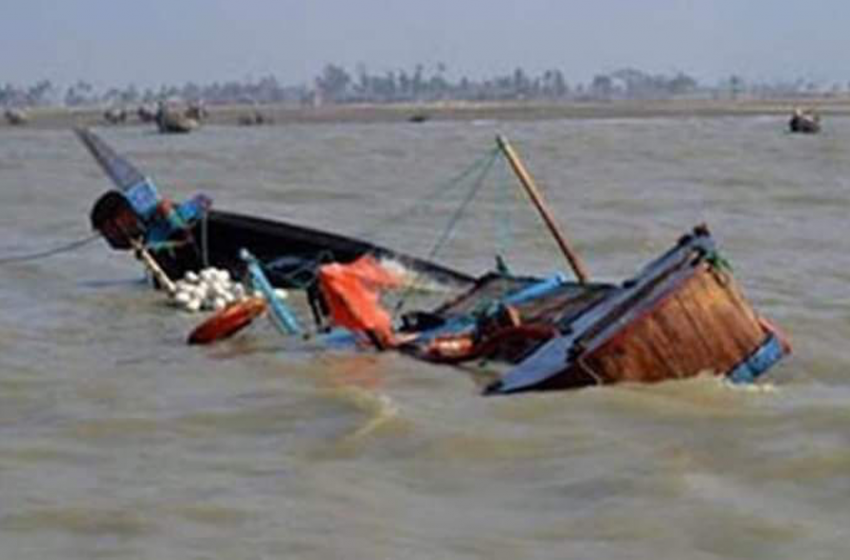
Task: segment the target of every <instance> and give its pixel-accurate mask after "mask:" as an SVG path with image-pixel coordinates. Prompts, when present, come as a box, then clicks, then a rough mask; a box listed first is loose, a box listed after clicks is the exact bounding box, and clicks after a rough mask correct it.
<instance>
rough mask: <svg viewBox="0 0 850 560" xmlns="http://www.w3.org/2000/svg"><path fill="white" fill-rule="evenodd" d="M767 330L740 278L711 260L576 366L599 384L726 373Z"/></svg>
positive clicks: (584, 376) (581, 374) (579, 375)
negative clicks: (749, 302) (743, 290)
mask: <svg viewBox="0 0 850 560" xmlns="http://www.w3.org/2000/svg"><path fill="white" fill-rule="evenodd" d="M764 339H765V332H764V330H763V328H762V327H761V324H760V323H759V320H758V317H757V316H756V314H755V312H754V311H753V309H752V308H751V307H750V305H749V304H748V303H747V302H746V300H745V299H744V297H743V296H742V294H741V292H740V290H739V289H738V287H737V285H736V284H735V281H734V279H733V278H732V277H731V276H730V275H729V274H727V273H726V272H723V271H720V270H717V269H714V268H713V267H711V266H710V265H708V264H706V263H701V264H699V265H698V267H697V269H696V270H695V272H694V274H693V275H690V276H688V277H687V278H686V279H685V280H684V281H683V282H682V283H681V284H680V285H679V286H678V287H677V288H675V289H674V290H672V291H671V292H670V293H669V294H667V295H666V296H665V297H663V298H662V299H661V300H660V301H658V302H657V303H655V305H654V306H653V307H652V308H651V309H648V310H646V311H645V312H643V313H642V315H640V316H639V317H638V318H636V319H635V320H633V321H632V322H631V323H630V324H629V325H627V326H626V327H624V328H623V329H621V330H620V331H619V332H618V333H617V335H616V336H614V337H612V338H611V339H610V340H607V341H603V342H602V343H601V345H599V346H598V347H597V348H590V349H589V351H588V352H587V354H586V355H585V356H584V357H583V358H582V359H580V360H577V362H578V363H577V364H576V365H575V366H574V368H572V369H574V370H576V371H574V372H573V373H574V375H576V377H577V378H580V379H584V380H586V379H588V378H590V379H592V380H593V382H594V383H597V382H598V383H606V384H607V383H617V382H622V381H639V382H655V381H663V380H667V379H681V378H686V377H692V376H695V375H698V374H699V373H702V372H709V371H710V372H713V373H717V374H721V373H725V372H726V371H728V370H729V369H730V368H732V367H733V366H735V365H736V364H738V363H739V362H740V361H741V360H743V359H744V358H746V357H747V356H748V355H749V354H751V353H752V352H753V351H755V350H756V349H757V348H758V347H759V345H760V344H762V343H763V342H764Z"/></svg>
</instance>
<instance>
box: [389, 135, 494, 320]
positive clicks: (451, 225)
mask: <svg viewBox="0 0 850 560" xmlns="http://www.w3.org/2000/svg"><path fill="white" fill-rule="evenodd" d="M499 153H500V151H499V149H498V148H497V149H494V150H492V151H491V152H490V154H489V157H488V159H486V160H484V161H483V162H481V163H480V164H479V165H477V166H476V168H477V169H478V175H477V177H476V178H475V180H474V181H473V183H472V187H471V188H470V189H469V192H468V193H467V194H466V197H464V199H463V201H462V202H461V204H460V206H459V207H458V208H457V210H455V212H454V214H452V216H451V218H450V219H449V222H448V224H447V225H446V227H445V228H444V229H443V232H442V233H441V234H440V237H439V238H438V239H437V241H436V243H434V246H433V247H432V248H431V251H429V252H428V257H427V259H428V260H434V259H435V258H436V257H437V255H438V254H439V252H440V251H441V250H442V248H443V247H444V246H445V244H446V242H448V240H449V239H450V238H451V236H452V234H453V233H454V231H455V229H456V228H457V224H458V223H459V222H460V219H461V218H462V217H463V214H464V212H465V211H466V208H467V207H468V206H469V204H470V203H471V202H472V201H473V200H474V199H475V196H476V195H477V194H478V192H479V191H480V190H481V187H482V186H483V185H484V178H485V177H486V176H487V174H488V173H489V171H490V169H491V168H492V167H493V164H494V163H495V161H496V158H497V157H498V156H499ZM417 276H418V275H417ZM416 283H417V282H416V278H414V281H413V282H411V284H410V287H409V288H408V289H407V290H406V291H405V292H404V294H403V295H402V297H401V299H400V300H399V302H398V303H397V304H396V306H395V309H394V311H393V316H394V318H395V317H397V316H398V314H399V313H400V312H401V310H402V308H403V307H404V304H405V303H406V301H407V299H408V298H409V297H410V295H411V294H412V293H413V291H414V289H415V286H416Z"/></svg>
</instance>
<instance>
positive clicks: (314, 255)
mask: <svg viewBox="0 0 850 560" xmlns="http://www.w3.org/2000/svg"><path fill="white" fill-rule="evenodd" d="M76 134H77V136H78V137H79V139H80V140H81V141H82V143H83V144H84V145H85V146H86V148H87V149H88V150H89V151H90V152H91V154H92V155H93V156H94V158H95V160H96V161H97V162H98V164H99V165H100V166H101V168H102V169H103V170H104V172H105V173H106V174H107V176H108V177H109V178H110V179H111V180H112V182H113V183H114V184H115V186H116V187H117V188H116V189H114V190H110V191H108V192H107V193H106V194H104V195H103V196H101V197H100V198H99V199H98V200H97V201H96V202H95V204H94V207H93V208H92V211H91V216H90V217H91V223H92V227H93V228H94V229H96V230H98V231H100V232H101V233H103V235H104V237H105V238H106V240H107V241H108V242H109V244H110V246H112V247H113V248H114V249H118V250H129V249H131V248H133V242H132V241H131V240H135V241H138V242H140V243H141V244H143V245H144V247H145V248H146V249H147V250H148V251H149V252H150V254H151V255H152V256H153V258H154V259H155V260H156V262H157V264H158V265H159V266H160V267H161V268H162V269H163V270H164V271H165V272H166V274H167V275H168V276H169V277H170V278H180V277H183V276H184V275H185V273H186V272H188V271H197V270H200V269H202V268H205V267H208V266H215V267H218V268H224V269H227V270H229V271H230V272H231V273H233V274H234V275H241V274H242V273H243V272H244V269H245V263H244V262H243V260H242V259H241V257H240V251H241V250H242V249H247V250H248V251H249V252H250V253H251V254H253V255H254V256H255V257H256V258H257V259H259V260H260V261H261V262H262V263H263V264H264V268H265V271H266V273H267V274H268V277H269V281H270V282H271V283H272V284H273V285H274V286H276V287H283V288H305V287H307V286H310V285H312V284H313V281H314V280H315V273H316V269H317V267H318V266H319V265H321V264H326V263H330V262H339V263H349V262H351V261H354V260H356V259H358V258H360V257H362V256H364V255H367V254H369V255H372V256H374V257H376V258H378V259H381V260H392V261H395V262H397V263H398V264H400V265H401V266H403V267H405V268H406V269H408V270H410V271H411V272H413V273H415V274H416V275H419V276H421V278H422V279H423V280H425V279H428V280H433V281H435V282H438V283H445V284H450V285H451V284H454V285H461V286H464V285H467V284H471V283H472V282H473V278H472V277H471V276H468V275H466V274H463V273H461V272H458V271H456V270H452V269H450V268H447V267H444V266H441V265H439V264H436V263H433V262H430V261H427V260H424V259H419V258H416V257H413V256H410V255H406V254H404V253H401V252H397V251H393V250H391V249H387V248H385V247H381V246H378V245H374V244H372V243H369V242H367V241H363V240H359V239H355V238H352V237H347V236H343V235H338V234H334V233H330V232H326V231H321V230H318V229H314V228H310V227H305V226H300V225H296V224H292V223H287V222H283V221H275V220H270V219H266V218H259V217H254V216H246V215H243V214H238V213H234V212H225V211H220V210H214V209H212V208H211V207H210V206H211V204H212V201H211V200H209V198H207V197H205V196H203V195H198V196H196V197H194V198H192V199H190V200H187V201H185V202H182V203H179V204H178V203H173V202H171V201H170V200H168V199H167V198H164V197H162V196H160V194H159V192H158V191H157V188H156V186H155V185H154V184H153V182H152V181H151V180H150V179H149V178H148V177H146V176H144V175H143V174H142V173H141V172H140V171H139V170H138V169H136V168H135V167H134V166H133V165H132V164H131V163H130V162H129V161H127V160H126V159H124V158H123V157H121V156H120V155H118V154H117V153H116V152H115V151H114V150H113V149H112V148H111V147H110V146H109V145H108V144H106V142H104V141H103V140H102V139H101V138H100V137H99V136H97V135H96V134H94V133H93V132H91V131H90V130H85V129H78V130H76Z"/></svg>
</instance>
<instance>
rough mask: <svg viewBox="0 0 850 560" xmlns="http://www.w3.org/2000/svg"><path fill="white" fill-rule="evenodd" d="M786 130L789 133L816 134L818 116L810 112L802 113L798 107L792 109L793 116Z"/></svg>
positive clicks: (818, 125) (817, 130)
mask: <svg viewBox="0 0 850 560" xmlns="http://www.w3.org/2000/svg"><path fill="white" fill-rule="evenodd" d="M788 128H789V129H790V130H791V132H800V133H804V134H816V133H818V132H820V115H818V114H817V113H816V112H814V111H812V110H809V111H804V110H802V109H800V108H799V107H798V108H796V109H794V114H793V115H791V120H790V121H788Z"/></svg>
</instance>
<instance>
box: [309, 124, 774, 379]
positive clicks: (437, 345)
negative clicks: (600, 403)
mask: <svg viewBox="0 0 850 560" xmlns="http://www.w3.org/2000/svg"><path fill="white" fill-rule="evenodd" d="M500 142H501V143H502V145H503V149H505V154H506V156H507V157H508V158H509V160H510V161H511V164H512V165H513V166H515V170H516V171H517V175H518V177H519V178H520V181H521V182H522V183H523V184H524V186H526V187H527V188H528V189H529V195H530V196H531V197H532V200H533V201H534V203H535V205H536V206H538V209H539V210H540V211H541V216H542V217H543V219H544V221H545V222H546V224H547V226H548V227H550V229H551V230H552V233H553V235H554V236H555V238H556V240H557V241H558V243H559V245H561V248H562V250H563V251H564V253H565V256H566V257H567V260H568V261H569V264H570V266H571V268H573V271H574V272H575V274H576V276H577V278H578V281H577V282H569V281H567V280H566V277H565V276H563V275H556V276H554V277H552V278H548V279H537V278H523V277H519V278H518V277H513V276H510V275H506V274H489V275H486V276H484V277H482V278H480V279H479V280H478V281H476V283H475V285H474V286H473V287H472V288H471V289H469V290H468V291H467V292H465V293H463V294H462V295H460V296H459V297H456V298H454V299H452V300H451V301H449V302H447V303H445V304H443V305H441V306H439V307H438V308H436V309H434V310H432V311H425V312H423V311H413V312H409V313H407V314H405V315H404V316H403V317H402V322H401V325H400V327H399V328H398V330H397V332H388V329H387V328H386V326H385V325H384V326H383V327H382V328H379V327H380V326H381V325H382V324H384V323H386V321H383V323H382V322H381V321H378V320H376V318H380V317H381V316H382V313H383V310H381V309H380V307H379V304H377V303H376V302H378V301H379V298H378V297H376V296H375V295H373V294H372V293H370V292H374V291H376V290H378V289H380V288H381V285H388V284H390V283H389V282H386V281H385V282H382V283H376V282H374V281H369V282H359V283H358V282H357V277H358V276H362V273H361V272H360V270H359V269H362V268H364V267H366V266H374V265H373V264H371V265H370V264H368V263H355V265H348V266H349V267H350V269H351V277H352V278H351V280H352V281H350V282H348V283H344V282H340V281H337V282H336V283H326V282H324V276H325V275H324V274H323V270H320V273H319V278H320V283H321V284H320V285H321V289H322V291H323V293H324V295H325V297H326V299H327V301H328V303H329V304H330V307H331V315H339V316H343V317H345V318H346V321H345V323H343V324H342V326H344V327H346V328H348V329H351V330H354V331H359V332H361V333H363V334H365V335H367V337H368V339H370V340H372V341H373V342H374V343H375V345H376V346H378V347H380V348H384V347H394V348H396V349H398V350H400V351H402V352H405V353H407V354H409V355H411V356H414V357H416V358H420V359H424V360H428V361H433V362H439V363H451V364H459V363H463V362H472V361H481V360H489V361H494V362H502V363H507V364H509V365H510V366H512V367H509V369H508V370H507V371H506V372H504V373H503V374H502V375H501V376H500V377H499V378H498V379H497V380H496V381H495V382H493V383H491V384H489V385H488V386H487V387H486V390H485V394H488V395H497V394H509V393H518V392H523V391H544V390H563V389H578V388H581V387H587V386H590V385H607V384H613V383H620V382H658V381H664V380H671V379H683V378H688V377H693V376H696V375H698V374H700V373H709V372H711V373H714V374H718V375H725V376H727V377H729V378H730V379H732V380H734V381H738V382H745V381H753V380H754V379H755V378H756V377H758V376H759V375H761V374H762V373H763V372H764V371H766V370H767V369H768V368H770V367H771V366H772V365H773V364H774V363H776V362H777V361H779V360H780V359H781V358H782V357H783V356H784V355H785V354H787V353H789V352H790V346H789V344H788V342H787V340H785V338H784V337H783V336H782V335H781V334H780V333H779V332H778V331H777V330H776V329H775V328H774V327H772V326H771V325H770V324H769V323H768V322H767V321H766V320H764V319H763V318H761V317H760V316H759V315H758V314H757V313H756V311H755V310H754V309H753V308H752V306H751V305H750V304H749V303H748V302H747V300H746V299H745V298H744V296H743V295H742V293H741V290H740V288H739V287H738V285H737V283H736V282H735V280H734V278H733V277H732V274H731V269H730V268H729V267H728V265H727V264H726V261H725V260H724V259H723V258H722V257H721V256H720V254H719V253H718V251H717V249H716V247H715V244H714V240H713V238H712V237H711V234H710V233H709V231H708V228H707V227H705V226H698V227H696V228H695V229H694V230H693V232H691V233H690V234H688V235H685V236H683V237H682V238H681V239H680V240H679V242H678V243H677V244H676V245H675V247H673V248H672V249H670V250H669V251H668V252H667V253H665V254H664V255H662V256H661V257H659V258H658V259H656V260H654V261H653V262H651V263H650V264H649V265H647V266H646V267H645V268H644V269H643V270H642V271H640V272H639V273H638V274H637V275H636V276H635V277H634V278H632V279H629V280H627V281H625V282H623V283H622V284H620V285H614V284H602V283H595V282H590V281H589V279H588V275H587V272H586V270H585V268H584V266H583V264H582V263H581V261H580V260H579V259H578V258H577V255H575V254H574V252H573V251H572V249H571V248H570V247H569V245H568V244H567V242H566V240H565V239H564V238H563V235H562V234H561V232H560V231H559V230H558V228H557V227H556V226H555V223H554V218H553V216H552V215H551V214H549V212H548V210H547V209H546V206H545V204H544V202H543V199H542V197H541V196H540V193H539V192H537V191H536V187H535V186H534V185H533V182H532V180H531V177H530V175H529V174H528V172H527V171H526V170H525V168H524V167H523V166H522V164H521V162H519V160H518V159H517V158H516V154H515V153H514V152H513V150H512V149H511V148H510V146H509V145H508V144H507V142H506V141H505V140H504V139H500ZM339 268H340V267H339V266H338V265H337V266H335V269H336V270H334V275H335V277H336V278H337V279H339V278H340V277H341V276H342V275H343V273H344V271H341V270H339ZM370 286H371V287H370ZM337 323H340V321H337Z"/></svg>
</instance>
